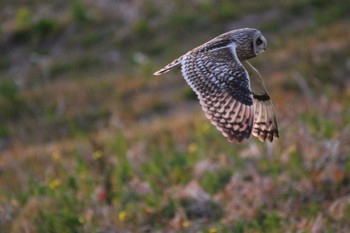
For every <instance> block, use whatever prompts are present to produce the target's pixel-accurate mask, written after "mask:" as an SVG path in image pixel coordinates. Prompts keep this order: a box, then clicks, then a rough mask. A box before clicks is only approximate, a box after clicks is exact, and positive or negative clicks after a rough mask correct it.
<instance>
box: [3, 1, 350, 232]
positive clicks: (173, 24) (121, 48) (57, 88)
mask: <svg viewBox="0 0 350 233" xmlns="http://www.w3.org/2000/svg"><path fill="white" fill-rule="evenodd" d="M0 5H1V7H0V20H1V24H0V51H1V56H0V229H1V230H0V231H1V232H29V233H31V232H60V233H65V232H67V233H68V232H101V233H104V232H106V233H107V232H204V233H216V232H313V233H316V232H349V231H350V222H349V219H350V160H349V156H350V124H349V122H350V79H349V76H350V27H349V25H350V16H349V9H350V2H349V1H348V0H344V1H340V0H339V1H326V0H296V1H283V2H281V1H273V0H266V1H255V0H244V1H243V0H242V1H241V0H238V1H229V0H204V1H198V0H190V1H188V0H187V1H185V0H174V1H162V0H74V1H60V0H52V1H45V0H31V1H29V0H28V1H25V0H11V1H6V0H5V1H2V2H1V4H0ZM242 27H254V28H257V29H259V30H260V31H261V32H262V33H263V34H264V35H265V37H266V38H267V40H268V50H267V52H266V53H263V54H262V55H261V56H259V57H257V58H255V59H254V60H252V63H253V65H254V66H255V67H256V68H257V69H258V70H259V71H260V73H261V74H262V76H263V78H264V80H265V84H266V86H267V88H268V90H269V91H270V95H271V96H272V99H273V100H274V104H275V109H276V112H277V115H278V120H279V127H280V139H279V140H276V141H274V142H273V143H261V142H260V141H259V140H257V139H256V138H251V139H250V140H247V141H245V142H244V143H242V144H239V145H238V144H234V143H232V144H230V143H228V142H227V141H226V139H225V138H224V137H222V136H221V134H220V133H219V132H218V131H217V130H216V129H215V127H214V126H212V125H211V124H210V123H209V121H208V120H207V119H205V117H204V114H203V112H202V110H201V107H200V105H199V103H198V101H197V98H196V96H195V94H194V93H193V92H192V91H191V90H190V88H189V87H188V86H187V84H186V83H185V81H184V80H183V78H182V76H181V72H180V71H179V70H174V71H172V72H170V73H167V74H166V75H163V76H160V77H158V76H157V77H155V76H153V75H152V73H153V72H154V71H156V70H158V69H159V68H161V67H163V66H164V65H166V64H167V63H169V62H170V61H172V60H173V59H175V58H177V57H178V56H180V55H182V54H184V53H185V52H187V51H188V50H190V49H192V48H194V47H196V46H198V45H200V44H202V43H203V42H206V41H208V40H209V39H211V38H213V37H215V36H217V35H219V34H221V33H224V32H226V31H230V30H233V29H237V28H242Z"/></svg>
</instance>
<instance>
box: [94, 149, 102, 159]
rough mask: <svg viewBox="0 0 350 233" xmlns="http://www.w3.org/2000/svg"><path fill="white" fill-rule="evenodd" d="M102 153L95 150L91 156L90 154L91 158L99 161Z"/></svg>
mask: <svg viewBox="0 0 350 233" xmlns="http://www.w3.org/2000/svg"><path fill="white" fill-rule="evenodd" d="M102 155H103V154H102V151H100V150H97V151H95V152H94V153H93V154H92V158H93V159H94V160H98V159H100V158H101V157H102Z"/></svg>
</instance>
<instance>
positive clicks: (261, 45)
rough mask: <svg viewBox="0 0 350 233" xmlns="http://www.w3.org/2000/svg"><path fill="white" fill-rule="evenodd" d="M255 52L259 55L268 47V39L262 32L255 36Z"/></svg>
mask: <svg viewBox="0 0 350 233" xmlns="http://www.w3.org/2000/svg"><path fill="white" fill-rule="evenodd" d="M253 43H254V53H255V55H256V56H258V55H259V54H260V53H262V52H265V51H266V48H267V41H266V39H265V37H264V36H263V35H261V34H260V33H259V34H258V35H257V36H256V37H255V38H254V41H253Z"/></svg>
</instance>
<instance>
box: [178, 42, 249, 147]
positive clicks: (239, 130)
mask: <svg viewBox="0 0 350 233" xmlns="http://www.w3.org/2000/svg"><path fill="white" fill-rule="evenodd" d="M181 71H182V74H183V76H184V78H185V80H186V81H187V83H188V84H189V85H190V87H191V88H192V89H193V90H194V91H195V92H196V94H197V96H198V98H199V101H200V103H201V105H202V108H203V110H204V112H205V115H206V116H207V118H209V119H210V121H211V123H212V124H213V125H215V126H216V128H217V129H218V130H219V131H221V133H222V134H223V135H224V136H225V137H227V138H228V140H229V141H236V142H241V141H243V139H244V138H249V137H250V135H251V132H252V127H253V120H254V111H253V95H252V92H251V90H250V83H249V77H248V73H247V71H246V70H245V69H244V67H243V66H242V64H241V63H240V61H239V60H238V59H237V56H236V53H235V47H234V46H230V47H223V48H218V49H215V50H212V51H206V52H199V53H193V54H188V55H187V56H185V57H184V59H183V60H182V62H181Z"/></svg>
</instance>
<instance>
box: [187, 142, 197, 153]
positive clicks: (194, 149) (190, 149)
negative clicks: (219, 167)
mask: <svg viewBox="0 0 350 233" xmlns="http://www.w3.org/2000/svg"><path fill="white" fill-rule="evenodd" d="M187 151H188V153H190V154H194V153H196V152H197V151H198V145H197V144H196V143H191V144H190V145H188V147H187Z"/></svg>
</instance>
